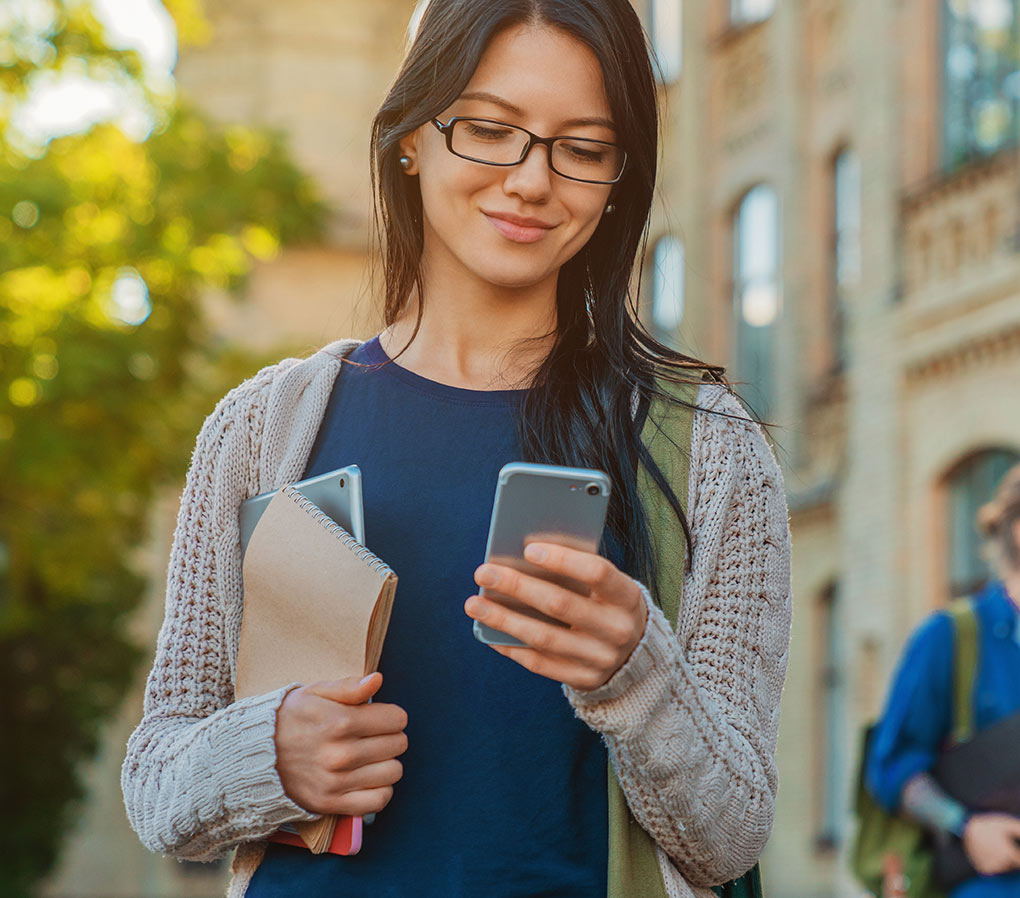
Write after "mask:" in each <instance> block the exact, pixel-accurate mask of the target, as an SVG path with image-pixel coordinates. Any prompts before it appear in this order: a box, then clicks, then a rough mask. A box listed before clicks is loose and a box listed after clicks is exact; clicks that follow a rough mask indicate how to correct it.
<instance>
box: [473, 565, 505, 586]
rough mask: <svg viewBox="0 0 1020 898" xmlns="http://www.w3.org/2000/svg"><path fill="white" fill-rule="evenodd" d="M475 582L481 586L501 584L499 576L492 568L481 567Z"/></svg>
mask: <svg viewBox="0 0 1020 898" xmlns="http://www.w3.org/2000/svg"><path fill="white" fill-rule="evenodd" d="M475 582H476V583H478V584H480V585H481V586H495V585H496V584H497V583H498V582H499V574H497V573H496V572H495V571H494V570H493V569H492V568H491V567H480V568H479V569H478V573H477V574H476V576H475Z"/></svg>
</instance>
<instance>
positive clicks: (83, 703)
mask: <svg viewBox="0 0 1020 898" xmlns="http://www.w3.org/2000/svg"><path fill="white" fill-rule="evenodd" d="M167 6H168V8H169V9H170V11H171V12H172V13H173V14H174V15H175V16H176V18H177V21H178V23H179V25H180V28H181V32H182V34H183V35H184V36H185V37H186V38H187V39H188V40H201V39H203V37H204V36H205V34H206V33H207V32H206V28H207V26H206V25H205V22H204V19H202V17H201V12H200V9H199V7H198V5H197V3H196V2H195V0H173V2H169V0H168V2H167ZM49 7H50V8H52V10H54V16H53V17H52V21H51V23H50V24H49V25H48V26H46V27H44V28H42V29H41V30H40V29H38V28H37V29H35V30H33V29H32V28H29V27H27V26H26V27H20V28H19V27H14V28H12V29H9V30H8V31H7V33H6V34H0V471H3V473H4V476H3V477H2V478H0V690H2V692H3V696H4V699H3V702H0V732H2V733H3V739H2V740H0V766H2V769H3V770H4V771H5V775H4V777H3V787H2V792H0V806H2V807H4V809H5V813H4V814H3V823H2V824H0V883H3V884H4V885H5V889H6V891H4V893H3V894H4V895H28V894H31V892H32V889H33V886H34V884H35V883H36V882H38V880H39V879H40V878H41V877H42V876H43V875H45V873H46V872H47V871H48V870H50V869H51V867H52V866H53V864H54V862H55V859H56V857H57V853H58V849H59V845H60V841H61V838H62V837H63V835H64V834H65V832H66V830H67V829H68V827H69V825H70V823H71V821H72V819H73V811H74V809H75V802H76V800H78V799H80V798H81V797H82V786H81V782H80V779H79V775H78V769H79V767H80V764H81V762H82V761H83V760H85V759H87V758H88V757H90V756H91V755H92V754H93V753H94V751H95V749H96V747H97V738H98V733H99V729H100V725H101V723H102V722H103V720H104V719H106V718H107V717H108V716H109V715H110V714H111V713H112V712H113V711H114V710H115V709H116V708H117V707H118V705H119V703H120V701H121V699H122V697H123V695H124V692H125V690H126V688H127V686H128V684H129V683H130V681H131V678H132V675H133V673H134V671H135V669H136V666H137V662H138V660H139V655H140V652H139V650H138V649H137V648H136V647H135V646H134V645H133V644H132V643H131V640H130V639H129V637H128V635H127V633H126V631H125V620H126V616H127V615H128V613H129V612H130V611H132V609H134V608H135V607H136V606H137V604H138V602H139V600H140V597H141V596H142V593H143V590H144V589H145V586H146V577H145V572H143V571H141V570H139V565H138V563H137V561H136V557H137V555H138V551H139V547H140V546H141V545H142V543H143V540H144V537H145V525H146V518H147V513H148V505H149V500H150V498H151V497H152V495H153V493H154V491H155V490H156V489H158V488H159V487H160V486H162V485H166V484H168V483H175V482H179V479H180V477H181V476H182V474H183V472H184V469H185V467H186V464H187V461H188V458H189V455H190V451H191V447H192V445H193V441H194V436H195V433H196V432H197V429H198V427H199V425H200V423H201V419H202V417H203V416H204V415H205V414H206V413H208V412H209V411H210V410H211V408H212V405H213V402H214V401H215V399H216V398H217V397H218V396H219V395H221V394H222V393H223V392H224V391H225V389H226V388H227V386H229V385H230V384H232V383H235V382H236V381H237V380H239V379H240V378H241V377H243V376H245V375H247V374H248V373H250V372H251V370H253V368H254V367H255V366H256V360H253V359H251V358H248V357H246V356H244V355H243V354H241V353H237V352H234V353H231V352H230V351H229V350H227V349H225V348H224V347H222V346H220V345H219V344H218V342H217V340H216V337H215V335H214V334H213V333H212V332H211V329H210V327H209V325H208V323H207V321H206V318H205V316H204V315H203V303H202V299H201V297H202V295H203V292H204V291H206V290H208V289H209V288H219V289H222V290H226V291H229V292H231V293H233V294H235V295H238V296H240V295H241V294H242V293H243V287H244V284H245V280H246V278H247V276H248V274H249V272H250V270H251V265H252V260H253V259H270V258H272V257H273V256H274V255H275V254H276V253H277V252H278V250H279V247H280V246H281V245H283V244H288V243H294V242H312V241H317V240H318V239H320V237H321V235H322V233H323V228H324V224H325V218H326V214H327V213H326V208H325V206H324V204H323V203H322V202H321V201H320V200H319V199H318V196H317V192H316V189H315V186H314V185H313V184H312V183H311V182H310V181H309V179H308V178H306V177H305V176H303V175H302V174H301V172H299V171H298V169H297V168H296V167H295V166H294V164H293V163H292V162H291V161H290V159H289V157H288V154H287V152H286V149H285V143H284V139H283V137H282V135H280V134H277V133H265V132H261V131H255V130H252V129H249V128H245V127H240V126H235V127H230V128H226V129H220V128H217V127H215V126H214V125H212V124H211V123H210V122H209V121H207V120H206V119H205V118H204V117H203V116H202V115H201V114H200V113H199V112H197V111H196V110H195V109H193V108H190V107H189V106H187V105H186V104H183V103H181V102H179V101H176V100H172V101H171V100H165V99H164V100H160V99H159V98H155V97H150V101H151V102H152V103H153V109H154V114H155V115H156V120H157V122H158V124H157V127H156V129H155V130H154V132H153V133H152V134H151V136H150V137H149V138H148V139H146V140H145V141H143V142H135V141H133V140H131V139H130V138H128V137H127V136H125V135H124V134H123V133H121V131H119V130H118V129H117V128H116V127H114V126H113V125H110V124H100V125H96V126H94V127H92V128H91V129H90V130H89V131H87V132H86V133H81V134H75V135H71V136H65V137H60V138H55V139H53V140H52V141H50V142H49V143H48V145H47V146H46V147H45V148H44V149H43V151H42V152H41V153H37V154H29V155H26V154H25V153H24V152H23V150H22V149H21V148H20V147H19V146H18V144H17V142H16V141H12V140H10V139H9V138H10V132H9V121H10V115H11V112H12V111H13V110H14V109H15V108H16V106H17V104H18V103H19V102H21V101H23V100H24V98H25V97H26V95H27V93H28V90H29V87H30V85H31V83H32V81H33V79H35V78H36V77H38V76H39V75H40V74H41V73H44V72H47V71H50V72H53V71H59V70H61V69H62V68H64V67H66V66H69V65H78V66H84V68H85V69H86V70H87V71H89V72H92V73H98V76H101V77H109V76H110V74H111V72H112V73H113V75H114V76H115V77H117V78H126V79H131V80H133V81H135V82H141V81H142V80H143V72H142V65H141V63H140V60H139V57H138V55H137V54H136V53H134V52H133V51H123V50H116V49H113V48H111V47H109V46H108V45H107V43H106V40H105V38H104V34H103V29H102V27H101V26H100V25H99V24H98V23H97V21H96V19H95V18H94V17H93V16H92V14H91V12H90V11H89V10H88V8H87V7H85V6H82V5H81V4H76V3H68V2H60V3H51V4H49Z"/></svg>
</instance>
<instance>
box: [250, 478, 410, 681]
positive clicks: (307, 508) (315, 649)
mask: <svg viewBox="0 0 1020 898" xmlns="http://www.w3.org/2000/svg"><path fill="white" fill-rule="evenodd" d="M243 576H244V615H243V618H242V622H241V638H240V642H239V644H238V651H237V676H236V680H235V696H236V697H237V698H245V697H247V696H251V695H261V694H263V693H265V692H271V691H272V690H273V689H277V688H279V687H280V686H285V685H287V684H288V683H295V682H297V683H302V684H309V683H314V682H317V681H320V680H336V679H341V678H343V677H359V678H360V677H363V676H364V675H365V674H367V673H371V672H372V671H373V670H375V669H376V666H377V664H378V662H379V655H380V653H381V651H382V640H383V637H384V636H385V632H386V626H387V625H388V623H389V618H390V611H391V609H392V606H393V595H394V592H395V589H396V581H397V578H396V575H395V574H394V573H393V571H392V570H390V568H389V567H387V566H386V565H385V564H384V563H383V562H382V561H381V560H380V559H379V558H377V557H376V556H375V555H373V554H372V553H371V552H369V551H368V549H366V548H365V547H364V546H362V545H361V544H360V543H358V542H356V541H355V540H354V538H353V537H352V536H351V535H350V534H348V533H347V531H345V530H344V529H343V528H342V527H340V525H339V524H336V523H334V522H333V521H332V520H331V519H330V518H328V517H327V516H326V515H324V514H323V513H322V512H321V511H320V510H319V509H318V508H317V507H316V506H315V505H314V504H313V503H312V502H310V501H308V500H307V499H306V498H305V497H304V496H302V495H301V494H300V493H298V492H297V491H295V490H293V489H292V488H290V487H285V488H284V489H282V490H280V491H279V492H278V493H277V494H276V495H275V496H274V497H273V499H272V501H271V502H270V503H269V506H268V508H266V510H265V512H264V513H263V515H262V517H261V518H260V519H259V522H258V525H257V526H256V527H255V531H254V533H253V534H252V537H251V540H250V541H249V543H248V548H247V551H246V552H245V555H244V565H243Z"/></svg>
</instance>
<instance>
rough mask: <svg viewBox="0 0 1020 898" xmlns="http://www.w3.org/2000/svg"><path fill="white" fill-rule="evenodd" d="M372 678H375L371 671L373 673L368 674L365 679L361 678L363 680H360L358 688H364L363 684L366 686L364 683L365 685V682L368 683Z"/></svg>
mask: <svg viewBox="0 0 1020 898" xmlns="http://www.w3.org/2000/svg"><path fill="white" fill-rule="evenodd" d="M374 676H375V672H374V671H373V672H372V673H370V674H369V675H368V676H367V677H363V678H362V680H361V682H360V683H359V684H358V685H359V686H364V685H365V684H366V683H367V682H368V681H369V680H371V679H372V677H374Z"/></svg>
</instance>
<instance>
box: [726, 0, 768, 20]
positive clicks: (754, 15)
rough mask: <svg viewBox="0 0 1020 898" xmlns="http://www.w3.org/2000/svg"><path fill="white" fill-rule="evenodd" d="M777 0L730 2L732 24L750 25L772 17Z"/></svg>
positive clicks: (734, 0)
mask: <svg viewBox="0 0 1020 898" xmlns="http://www.w3.org/2000/svg"><path fill="white" fill-rule="evenodd" d="M775 8H776V0H730V23H731V24H733V25H749V24H751V23H752V22H760V21H762V20H763V19H767V18H768V17H769V16H771V15H772V13H773V11H774V10H775Z"/></svg>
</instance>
